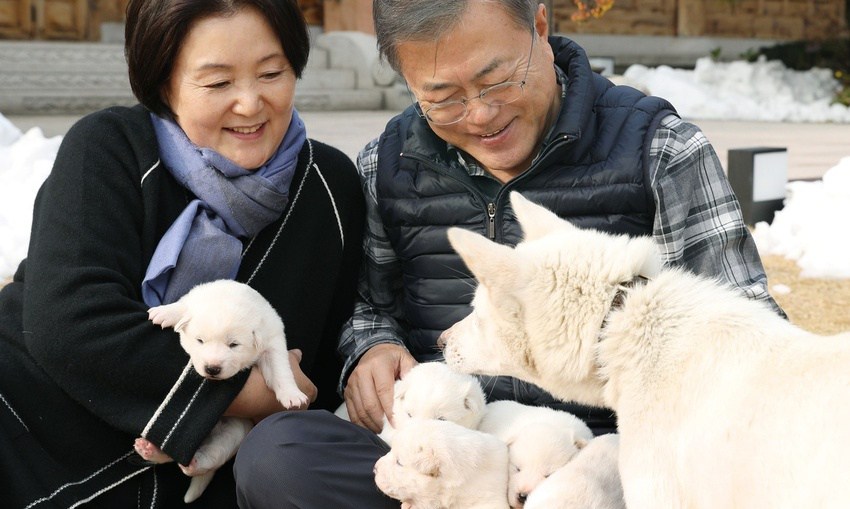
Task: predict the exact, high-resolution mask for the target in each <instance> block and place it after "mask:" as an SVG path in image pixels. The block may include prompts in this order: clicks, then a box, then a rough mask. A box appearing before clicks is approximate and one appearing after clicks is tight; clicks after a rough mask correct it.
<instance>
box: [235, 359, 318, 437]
mask: <svg viewBox="0 0 850 509" xmlns="http://www.w3.org/2000/svg"><path fill="white" fill-rule="evenodd" d="M301 356H302V354H301V350H298V349H295V350H290V351H289V365H290V366H291V367H292V373H293V374H294V375H295V383H296V384H297V385H298V388H299V389H301V392H303V393H304V394H306V395H307V397H308V398H310V403H312V402H314V401H316V397H317V396H318V395H319V390H318V389H317V388H316V386H315V385H314V384H313V382H312V381H311V380H310V379H309V378H307V375H305V374H304V372H303V371H301V365H300V364H301ZM306 408H307V406H306V405H303V406H301V407H298V408H284V407H283V405H282V404H281V403H280V401H278V400H277V398H276V397H275V394H274V392H273V391H272V390H271V389H269V387H268V385H266V380H265V379H264V378H263V375H262V373H260V370H259V369H257V368H256V367H253V368H251V373H250V374H249V375H248V380H247V381H246V382H245V386H244V387H242V390H241V391H240V392H239V394H237V395H236V398H235V399H234V400H233V402H232V403H230V406H229V407H228V408H227V410H225V412H224V415H226V416H231V417H244V418H247V419H251V420H252V421H254V422H255V423H257V422H260V421H261V420H263V419H265V418H266V417H268V416H270V415H271V414H274V413H277V412H281V411H283V410H305V409H306Z"/></svg>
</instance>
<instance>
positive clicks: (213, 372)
mask: <svg viewBox="0 0 850 509" xmlns="http://www.w3.org/2000/svg"><path fill="white" fill-rule="evenodd" d="M204 370H206V372H207V374H208V375H209V376H218V374H219V373H221V366H215V365H213V366H204Z"/></svg>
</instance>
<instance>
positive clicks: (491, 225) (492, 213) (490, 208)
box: [487, 202, 496, 240]
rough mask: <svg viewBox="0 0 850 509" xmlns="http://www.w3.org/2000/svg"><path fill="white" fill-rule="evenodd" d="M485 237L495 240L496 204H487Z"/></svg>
mask: <svg viewBox="0 0 850 509" xmlns="http://www.w3.org/2000/svg"><path fill="white" fill-rule="evenodd" d="M487 237H488V238H489V239H490V240H496V204H495V203H493V202H490V203H488V204H487Z"/></svg>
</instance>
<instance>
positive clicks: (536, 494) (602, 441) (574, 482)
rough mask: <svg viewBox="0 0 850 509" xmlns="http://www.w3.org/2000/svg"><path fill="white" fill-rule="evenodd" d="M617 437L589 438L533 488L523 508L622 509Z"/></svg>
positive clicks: (623, 506)
mask: <svg viewBox="0 0 850 509" xmlns="http://www.w3.org/2000/svg"><path fill="white" fill-rule="evenodd" d="M619 450H620V437H619V436H618V435H616V434H614V433H609V434H607V435H602V436H598V437H596V438H594V439H592V440H591V441H590V442H588V443H587V445H586V446H585V447H584V448H583V449H582V450H581V451H579V453H578V454H576V456H575V457H574V458H573V459H572V460H571V461H570V462H569V463H567V464H566V465H564V466H563V467H561V468H559V469H558V470H556V471H555V472H554V473H552V475H550V476H549V477H547V478H546V479H545V480H544V481H543V482H541V483H540V484H538V485H537V487H536V488H535V489H534V491H532V492H531V494H530V495H529V496H528V500H527V501H526V502H525V509H626V503H625V501H624V500H623V487H622V484H620V472H619V470H618V466H617V458H618V455H619Z"/></svg>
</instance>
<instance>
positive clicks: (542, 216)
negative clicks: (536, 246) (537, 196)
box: [510, 191, 575, 240]
mask: <svg viewBox="0 0 850 509" xmlns="http://www.w3.org/2000/svg"><path fill="white" fill-rule="evenodd" d="M510 196H511V208H513V209H514V214H516V217H517V221H519V225H520V226H521V227H522V233H523V239H524V240H534V239H539V238H540V237H545V236H546V235H548V234H550V233H552V232H554V231H561V230H569V229H571V228H575V226H573V225H571V224H570V223H569V222H568V221H565V220H563V219H561V218H560V217H558V215H557V214H555V213H553V212H552V211H550V210H549V209H547V208H546V207H543V206H541V205H538V204H536V203H534V202H532V201H531V200H529V199H527V198H525V197H524V196H523V195H521V194H519V193H518V192H517V191H511V195H510Z"/></svg>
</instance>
